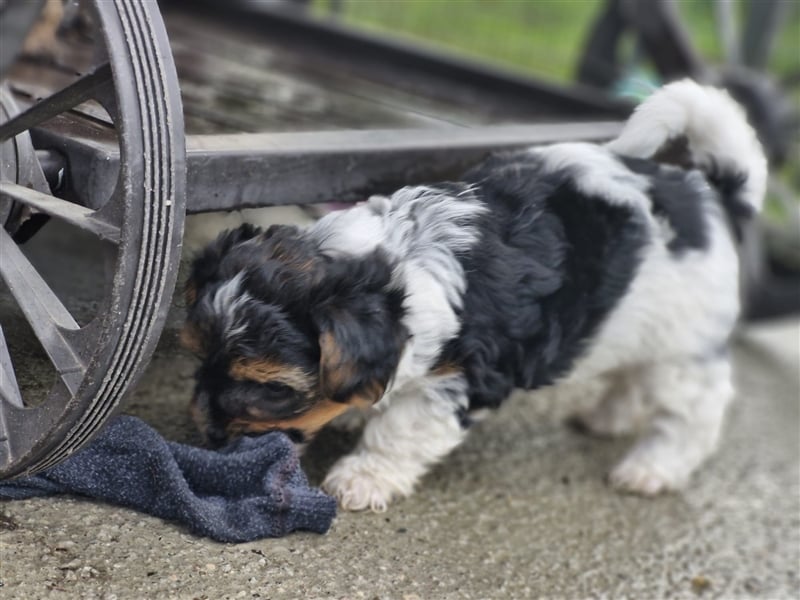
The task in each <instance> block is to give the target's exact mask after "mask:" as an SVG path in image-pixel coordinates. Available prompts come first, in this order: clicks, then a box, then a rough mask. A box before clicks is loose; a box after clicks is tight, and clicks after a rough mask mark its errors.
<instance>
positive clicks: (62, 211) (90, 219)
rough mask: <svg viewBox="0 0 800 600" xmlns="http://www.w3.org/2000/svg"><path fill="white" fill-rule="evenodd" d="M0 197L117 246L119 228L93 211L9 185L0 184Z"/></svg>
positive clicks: (6, 182)
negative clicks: (33, 209)
mask: <svg viewBox="0 0 800 600" xmlns="http://www.w3.org/2000/svg"><path fill="white" fill-rule="evenodd" d="M0 197H6V198H9V199H11V200H14V201H16V202H20V203H22V204H25V205H27V206H29V207H31V208H35V209H36V210H38V211H40V212H43V213H46V214H48V215H50V216H51V217H56V218H58V219H61V220H63V221H66V222H67V223H69V224H70V225H75V226H76V227H79V228H81V229H83V230H85V231H89V232H91V233H94V234H95V235H97V236H98V237H99V238H100V239H102V240H106V241H109V242H113V243H114V244H119V239H120V232H119V227H117V226H116V225H112V224H111V223H108V222H106V221H105V220H102V219H100V218H99V217H98V216H97V214H96V213H95V211H93V210H91V209H89V208H85V207H83V206H80V205H78V204H73V203H72V202H67V201H66V200H62V199H60V198H56V197H55V196H50V195H48V194H42V193H41V192H37V191H36V190H32V189H30V188H27V187H24V186H21V185H18V184H16V183H11V182H9V181H3V182H0Z"/></svg>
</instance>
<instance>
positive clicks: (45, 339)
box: [0, 228, 85, 393]
mask: <svg viewBox="0 0 800 600" xmlns="http://www.w3.org/2000/svg"><path fill="white" fill-rule="evenodd" d="M0 277H2V279H3V280H4V281H5V282H6V285H7V286H8V288H9V291H10V292H11V294H12V295H13V296H14V299H15V300H16V301H17V304H18V305H19V307H20V309H21V310H22V312H23V313H24V314H25V318H26V319H27V320H28V323H29V324H30V326H31V328H32V329H33V331H34V333H35V334H36V337H37V338H38V339H39V342H40V343H41V344H42V347H43V348H44V350H45V352H46V353H47V355H48V356H49V357H50V361H51V362H52V363H53V365H54V366H55V368H56V371H57V372H58V374H59V375H60V376H61V379H62V380H63V381H64V384H65V385H66V386H67V388H68V389H69V391H70V392H72V393H75V392H76V391H77V389H78V386H79V385H80V382H81V380H82V379H83V375H84V372H85V366H84V364H83V362H82V361H81V359H80V357H79V356H78V353H77V352H76V351H75V350H74V349H73V348H72V346H71V345H70V343H69V341H68V340H67V336H66V335H65V334H66V333H68V332H69V331H75V330H78V329H79V327H78V324H77V323H76V322H75V319H73V318H72V315H70V314H69V312H68V311H67V309H66V308H65V307H64V305H63V304H62V303H61V301H60V300H59V299H58V297H57V296H56V295H55V293H53V291H52V290H51V289H50V287H49V286H48V285H47V283H46V282H45V280H44V279H42V277H41V275H39V273H38V272H37V271H36V269H35V268H34V266H33V265H32V264H31V263H30V262H29V261H28V259H27V258H26V257H25V255H24V254H22V252H21V251H20V249H19V248H18V247H17V245H16V244H15V243H14V240H12V239H11V236H10V235H9V234H8V232H6V230H5V229H3V228H0Z"/></svg>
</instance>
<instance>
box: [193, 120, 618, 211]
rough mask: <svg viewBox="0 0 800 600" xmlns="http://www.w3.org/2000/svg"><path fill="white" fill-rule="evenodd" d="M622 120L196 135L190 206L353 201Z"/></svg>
mask: <svg viewBox="0 0 800 600" xmlns="http://www.w3.org/2000/svg"><path fill="white" fill-rule="evenodd" d="M621 126H622V124H621V123H618V122H601V123H569V124H560V125H555V124H546V125H515V126H491V127H479V128H455V127H454V128H452V129H446V130H443V129H423V130H418V129H402V130H370V131H333V132H317V133H277V134H240V135H212V136H190V137H188V138H187V168H188V176H187V180H188V192H187V196H188V200H187V211H188V212H190V213H196V212H205V211H214V210H234V209H240V208H254V207H260V206H271V205H281V204H313V203H317V202H326V201H340V202H351V201H357V200H362V199H365V198H366V197H367V196H369V195H370V194H376V193H387V192H391V191H394V190H395V189H397V188H398V187H402V186H403V185H409V184H414V183H422V182H431V181H441V180H444V179H454V178H458V177H459V176H460V175H461V173H462V172H463V171H464V170H465V169H466V168H468V167H470V166H472V165H474V164H475V163H477V162H478V161H480V160H481V159H482V158H483V157H485V156H486V155H487V154H489V153H491V152H495V151H502V150H511V149H514V148H521V147H525V146H531V145H537V144H548V143H554V142H565V141H575V140H585V141H600V140H605V139H610V138H611V137H613V136H614V135H616V134H617V133H618V132H619V130H620V129H621Z"/></svg>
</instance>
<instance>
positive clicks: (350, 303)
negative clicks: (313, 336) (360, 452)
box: [313, 256, 408, 405]
mask: <svg viewBox="0 0 800 600" xmlns="http://www.w3.org/2000/svg"><path fill="white" fill-rule="evenodd" d="M372 260H377V261H378V262H377V263H375V264H370V262H371V261H372ZM344 262H346V263H347V264H341V263H340V264H338V265H336V266H333V267H332V269H331V270H330V271H329V272H328V277H327V279H328V282H327V283H328V284H329V286H330V287H329V290H330V292H331V295H330V296H328V298H327V299H326V300H325V301H324V302H322V303H320V304H319V305H317V306H316V307H315V309H316V310H314V311H313V312H314V314H313V319H314V321H315V323H316V325H317V328H318V330H319V346H320V367H319V368H320V385H321V388H322V389H321V391H322V393H323V395H324V396H325V397H326V398H330V399H331V400H333V401H334V402H346V403H352V404H367V405H371V404H374V403H375V402H377V401H378V400H380V398H381V396H382V395H383V393H384V391H385V390H386V386H387V385H388V384H389V380H390V379H391V378H392V376H393V375H394V373H395V371H396V370H397V365H398V363H399V362H400V355H401V353H402V350H403V346H404V345H405V342H406V340H407V339H408V333H407V331H406V329H405V327H404V326H403V324H402V317H403V299H404V294H403V292H402V291H401V290H397V289H387V288H386V285H387V284H388V283H389V280H390V275H391V273H390V270H389V268H388V266H387V265H386V264H385V263H383V259H381V258H375V257H374V256H373V257H369V258H367V259H366V260H365V261H359V262H351V261H344Z"/></svg>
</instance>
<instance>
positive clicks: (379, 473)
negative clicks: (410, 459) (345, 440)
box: [322, 453, 413, 512]
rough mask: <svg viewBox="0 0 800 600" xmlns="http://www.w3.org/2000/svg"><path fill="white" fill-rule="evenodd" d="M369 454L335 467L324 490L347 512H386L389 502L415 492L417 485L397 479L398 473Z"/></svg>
mask: <svg viewBox="0 0 800 600" xmlns="http://www.w3.org/2000/svg"><path fill="white" fill-rule="evenodd" d="M393 471H394V470H393V469H392V468H391V465H389V464H386V462H385V461H383V460H380V459H379V458H376V457H375V456H373V455H370V454H369V453H363V454H351V455H349V456H345V457H344V458H342V459H340V460H339V461H338V462H337V463H336V464H335V465H333V468H331V470H330V472H329V473H328V475H327V476H326V477H325V481H323V482H322V489H323V490H325V491H326V492H328V493H329V494H330V495H331V496H333V497H334V498H336V499H337V500H338V501H339V504H340V506H341V507H342V508H343V509H345V510H366V509H370V510H372V511H373V512H384V511H385V510H386V507H387V506H388V505H389V503H390V502H391V501H392V500H393V499H395V498H399V497H402V496H407V495H408V494H410V493H411V490H412V488H413V484H408V483H404V482H402V481H399V480H398V479H397V473H396V471H394V472H393Z"/></svg>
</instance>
